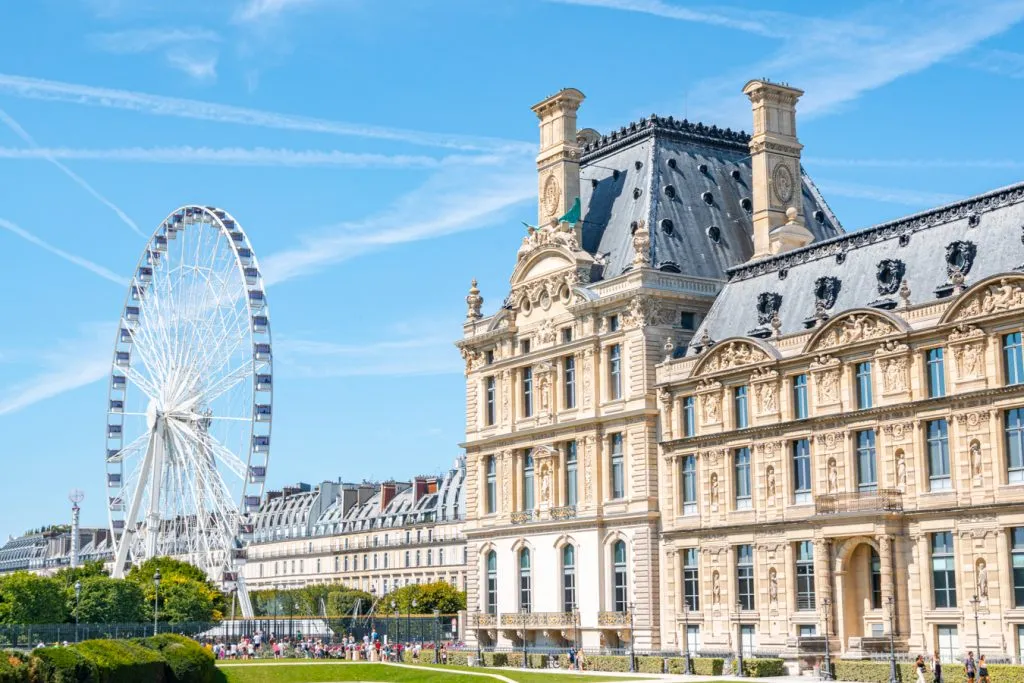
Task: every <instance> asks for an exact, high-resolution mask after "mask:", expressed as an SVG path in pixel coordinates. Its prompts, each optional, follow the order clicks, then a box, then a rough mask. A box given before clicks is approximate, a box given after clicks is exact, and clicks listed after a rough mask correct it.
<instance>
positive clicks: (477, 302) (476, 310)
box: [466, 278, 484, 320]
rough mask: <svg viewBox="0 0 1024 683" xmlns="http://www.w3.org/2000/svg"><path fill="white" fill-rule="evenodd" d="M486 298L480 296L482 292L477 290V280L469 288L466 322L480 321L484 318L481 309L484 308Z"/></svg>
mask: <svg viewBox="0 0 1024 683" xmlns="http://www.w3.org/2000/svg"><path fill="white" fill-rule="evenodd" d="M483 303H484V298H483V297H482V296H480V290H479V289H477V286H476V279H475V278H474V279H473V282H472V283H471V284H470V286H469V295H468V296H467V297H466V308H467V310H466V320H479V319H480V318H482V317H483V316H482V315H481V313H480V307H481V306H483Z"/></svg>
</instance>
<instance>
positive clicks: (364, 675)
mask: <svg viewBox="0 0 1024 683" xmlns="http://www.w3.org/2000/svg"><path fill="white" fill-rule="evenodd" d="M431 668H436V669H437V671H436V673H435V672H428V671H423V670H422V669H406V668H402V667H397V666H387V665H385V664H341V663H339V664H334V663H326V664H320V663H296V664H291V663H286V664H276V665H275V664H269V665H266V664H264V665H261V664H258V663H257V664H239V665H228V666H222V667H220V669H219V671H220V673H221V674H222V677H221V678H220V680H221V681H222V683H324V682H331V683H334V682H335V681H394V682H396V683H406V682H408V683H486V681H487V679H486V678H482V677H480V676H465V675H461V674H460V673H458V672H459V671H475V672H479V673H486V672H487V669H473V668H466V667H456V666H450V667H448V666H436V667H435V666H433V665H431ZM495 673H497V674H500V675H502V676H505V677H506V678H511V679H512V680H514V681H518V682H519V683H554V682H555V681H559V680H570V681H574V682H575V683H602V682H607V681H620V680H622V679H621V678H615V677H614V676H582V675H581V676H572V677H571V678H570V677H569V676H559V675H558V672H557V671H556V672H552V673H542V672H539V671H516V670H508V669H502V670H500V671H495ZM494 680H497V679H494ZM631 680H636V681H639V680H643V679H639V678H634V679H631Z"/></svg>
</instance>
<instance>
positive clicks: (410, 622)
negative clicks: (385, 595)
mask: <svg viewBox="0 0 1024 683" xmlns="http://www.w3.org/2000/svg"><path fill="white" fill-rule="evenodd" d="M410 604H411V605H412V609H410V610H409V618H408V619H407V620H406V621H407V623H408V626H409V642H412V641H413V637H412V611H413V610H415V609H416V605H417V604H418V603H417V602H416V598H413V599H412V603H410Z"/></svg>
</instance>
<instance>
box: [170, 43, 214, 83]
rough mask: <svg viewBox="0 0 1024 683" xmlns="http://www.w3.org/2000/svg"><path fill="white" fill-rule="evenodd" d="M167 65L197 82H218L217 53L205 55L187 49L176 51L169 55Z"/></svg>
mask: <svg viewBox="0 0 1024 683" xmlns="http://www.w3.org/2000/svg"><path fill="white" fill-rule="evenodd" d="M167 63H168V64H170V65H171V66H172V67H174V68H175V69H177V70H178V71H181V72H184V73H185V75H186V76H188V77H189V78H192V79H195V80H197V81H207V82H210V81H215V80H217V54H216V53H213V54H205V55H203V54H196V53H195V52H193V51H190V50H186V49H175V50H171V51H169V52H168V53H167Z"/></svg>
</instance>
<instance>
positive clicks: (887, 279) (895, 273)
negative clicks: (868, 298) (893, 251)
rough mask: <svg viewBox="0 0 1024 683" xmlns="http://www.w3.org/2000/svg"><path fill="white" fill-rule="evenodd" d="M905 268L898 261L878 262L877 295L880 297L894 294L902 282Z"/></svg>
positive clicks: (901, 262)
mask: <svg viewBox="0 0 1024 683" xmlns="http://www.w3.org/2000/svg"><path fill="white" fill-rule="evenodd" d="M906 271H907V266H906V264H905V263H903V261H900V260H899V259H888V258H887V259H882V260H881V261H879V262H878V271H877V273H876V277H877V278H878V293H879V294H882V295H887V294H895V293H896V290H898V289H899V288H900V284H901V283H902V282H903V275H904V273H906Z"/></svg>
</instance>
